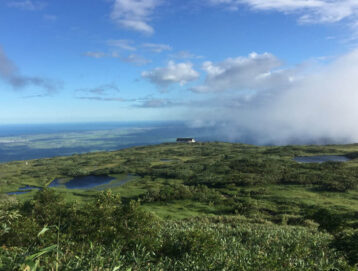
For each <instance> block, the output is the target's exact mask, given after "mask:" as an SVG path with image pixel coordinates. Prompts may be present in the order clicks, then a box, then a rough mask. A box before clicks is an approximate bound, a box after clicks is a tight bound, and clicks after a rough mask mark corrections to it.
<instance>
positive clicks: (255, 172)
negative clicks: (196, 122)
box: [0, 143, 358, 270]
mask: <svg viewBox="0 0 358 271" xmlns="http://www.w3.org/2000/svg"><path fill="white" fill-rule="evenodd" d="M312 155H346V156H348V157H350V158H351V159H352V160H351V161H349V162H345V163H336V162H326V163H322V164H313V163H309V164H303V163H297V162H295V161H293V157H295V156H312ZM356 157H357V158H358V145H342V146H341V145H330V146H284V147H257V146H251V145H243V144H229V143H197V144H161V145H157V146H148V147H136V148H131V149H125V150H121V151H114V152H98V153H90V154H81V155H73V156H69V157H56V158H51V159H38V160H31V161H21V162H11V163H7V164H0V191H1V192H2V194H1V213H0V224H1V225H2V229H1V232H0V240H1V242H2V244H3V246H2V247H1V248H0V257H1V261H2V262H1V263H2V265H1V264H0V266H1V268H2V269H4V270H13V269H15V270H16V269H18V270H23V269H24V268H25V267H26V265H28V266H31V264H33V265H36V263H37V265H39V266H42V267H44V268H45V269H44V270H48V269H51V268H54V269H56V267H57V268H59V269H58V270H355V267H354V265H355V264H356V263H357V262H358V245H357V242H356V241H358V232H357V231H356V227H357V225H358V215H357V214H358V189H357V184H358V159H355V158H356ZM86 175H109V176H113V177H115V179H114V180H113V181H112V182H111V183H110V184H108V185H104V186H101V187H98V188H96V189H91V190H79V189H78V190H69V189H65V188H54V189H52V188H51V189H50V190H48V189H44V190H43V191H40V192H37V191H31V192H30V193H26V194H23V195H17V196H7V195H6V192H12V191H16V190H17V189H18V188H19V187H23V186H26V185H29V186H38V187H41V188H46V186H47V185H48V184H49V183H51V181H52V180H54V179H55V178H60V179H62V180H63V181H64V182H66V181H68V180H70V179H72V178H73V177H76V176H86ZM128 175H130V176H134V177H132V179H131V181H129V182H128V183H126V184H125V185H123V186H118V184H119V183H120V182H121V180H123V179H125V178H127V177H128ZM107 189H110V190H107ZM99 190H102V191H99ZM43 229H45V230H43ZM42 230H43V231H42ZM39 232H41V234H39V235H38V233H39ZM41 251H42V252H41ZM39 252H40V254H36V253H39ZM31 255H34V256H33V257H31ZM130 268H131V269H130Z"/></svg>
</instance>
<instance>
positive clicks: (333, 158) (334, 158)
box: [293, 155, 350, 163]
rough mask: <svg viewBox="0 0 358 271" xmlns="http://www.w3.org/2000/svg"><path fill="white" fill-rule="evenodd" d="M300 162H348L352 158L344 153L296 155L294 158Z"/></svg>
mask: <svg viewBox="0 0 358 271" xmlns="http://www.w3.org/2000/svg"><path fill="white" fill-rule="evenodd" d="M293 160H295V161H296V162H299V163H324V162H347V161H349V160H350V159H349V158H348V157H346V156H343V155H318V156H296V157H295V158H293Z"/></svg>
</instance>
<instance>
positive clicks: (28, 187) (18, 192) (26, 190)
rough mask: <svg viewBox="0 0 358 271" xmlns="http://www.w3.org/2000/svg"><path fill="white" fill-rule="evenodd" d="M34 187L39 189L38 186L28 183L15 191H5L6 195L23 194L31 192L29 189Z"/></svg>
mask: <svg viewBox="0 0 358 271" xmlns="http://www.w3.org/2000/svg"><path fill="white" fill-rule="evenodd" d="M34 189H41V188H40V187H36V186H29V185H26V186H24V187H19V191H15V192H9V193H7V194H8V195H10V196H11V195H20V194H25V193H29V192H31V190H34Z"/></svg>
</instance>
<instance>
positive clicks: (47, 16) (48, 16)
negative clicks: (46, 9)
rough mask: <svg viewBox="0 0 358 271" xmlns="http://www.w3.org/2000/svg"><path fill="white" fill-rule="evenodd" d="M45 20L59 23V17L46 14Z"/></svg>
mask: <svg viewBox="0 0 358 271" xmlns="http://www.w3.org/2000/svg"><path fill="white" fill-rule="evenodd" d="M43 18H44V20H46V21H49V22H55V21H57V16H56V15H53V14H45V15H44V16H43Z"/></svg>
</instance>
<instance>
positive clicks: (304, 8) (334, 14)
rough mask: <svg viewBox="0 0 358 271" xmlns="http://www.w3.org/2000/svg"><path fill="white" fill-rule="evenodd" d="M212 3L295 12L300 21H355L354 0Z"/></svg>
mask: <svg viewBox="0 0 358 271" xmlns="http://www.w3.org/2000/svg"><path fill="white" fill-rule="evenodd" d="M208 1H209V3H211V4H214V5H223V6H226V7H228V8H230V9H238V8H239V7H240V6H242V5H248V6H249V7H250V8H252V9H254V10H268V11H270V10H272V11H278V12H284V13H297V14H299V15H300V18H299V21H300V22H301V23H334V22H339V21H342V20H344V19H351V20H353V21H357V17H358V1H356V0H208Z"/></svg>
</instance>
